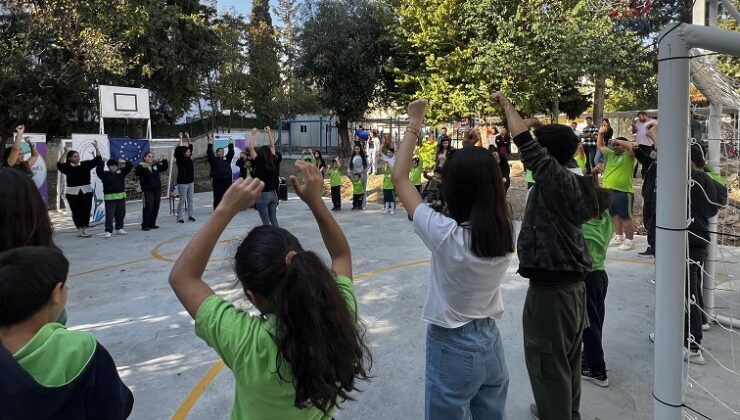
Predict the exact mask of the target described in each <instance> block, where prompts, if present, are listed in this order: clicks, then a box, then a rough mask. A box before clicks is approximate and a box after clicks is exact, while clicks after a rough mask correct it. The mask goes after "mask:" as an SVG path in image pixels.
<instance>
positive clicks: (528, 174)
mask: <svg viewBox="0 0 740 420" xmlns="http://www.w3.org/2000/svg"><path fill="white" fill-rule="evenodd" d="M524 180H525V181H526V182H528V183H530V184H534V175H533V174H532V171H530V170H529V169H527V170H526V172H524Z"/></svg>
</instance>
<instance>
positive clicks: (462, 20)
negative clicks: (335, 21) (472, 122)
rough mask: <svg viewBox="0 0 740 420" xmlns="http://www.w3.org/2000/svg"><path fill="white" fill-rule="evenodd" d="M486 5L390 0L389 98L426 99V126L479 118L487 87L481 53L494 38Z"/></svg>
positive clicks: (484, 1)
mask: <svg viewBox="0 0 740 420" xmlns="http://www.w3.org/2000/svg"><path fill="white" fill-rule="evenodd" d="M493 3H494V2H492V1H490V0H464V1H455V0H412V1H396V0H392V2H391V4H392V5H393V7H394V9H395V10H396V13H397V15H398V19H397V22H394V24H393V25H392V26H390V27H389V30H390V31H392V33H393V34H394V38H393V43H394V45H395V47H394V49H393V57H392V65H393V68H394V74H395V80H394V91H395V95H394V99H396V100H397V101H398V102H399V103H402V104H405V103H407V102H409V101H410V100H413V99H416V98H419V97H425V98H428V99H429V100H430V108H429V113H428V114H427V117H428V119H429V120H430V121H433V122H441V121H446V120H448V119H449V118H450V117H463V116H468V115H470V114H483V113H486V112H490V111H491V110H492V109H491V108H490V105H489V103H488V97H489V96H490V93H491V90H490V87H491V86H492V85H493V84H494V83H491V82H492V81H491V80H490V78H489V76H490V74H487V73H486V72H485V71H484V68H485V66H486V65H487V63H486V60H485V53H484V51H485V48H486V47H487V46H488V45H490V42H491V41H492V39H494V38H495V36H496V27H495V26H494V25H492V23H493V14H492V13H491V10H492V6H493Z"/></svg>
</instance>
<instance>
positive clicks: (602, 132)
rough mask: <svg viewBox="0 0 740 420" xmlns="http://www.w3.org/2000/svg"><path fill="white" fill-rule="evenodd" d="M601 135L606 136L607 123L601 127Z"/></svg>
mask: <svg viewBox="0 0 740 420" xmlns="http://www.w3.org/2000/svg"><path fill="white" fill-rule="evenodd" d="M599 134H602V135H603V134H606V123H602V124H601V127H599Z"/></svg>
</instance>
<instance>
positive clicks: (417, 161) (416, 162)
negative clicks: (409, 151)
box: [409, 156, 424, 194]
mask: <svg viewBox="0 0 740 420" xmlns="http://www.w3.org/2000/svg"><path fill="white" fill-rule="evenodd" d="M423 171H424V169H423V167H422V162H421V158H420V157H418V156H417V157H415V158H414V159H413V160H412V161H411V171H410V172H409V179H410V180H411V182H412V183H413V184H414V187H416V191H419V194H421V174H422V172H423Z"/></svg>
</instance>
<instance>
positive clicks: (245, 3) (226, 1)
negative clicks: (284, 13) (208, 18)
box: [218, 0, 277, 16]
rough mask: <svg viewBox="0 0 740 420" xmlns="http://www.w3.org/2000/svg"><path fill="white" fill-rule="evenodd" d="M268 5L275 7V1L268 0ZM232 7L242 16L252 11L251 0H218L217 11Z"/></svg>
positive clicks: (221, 11)
mask: <svg viewBox="0 0 740 420" xmlns="http://www.w3.org/2000/svg"><path fill="white" fill-rule="evenodd" d="M270 5H271V6H272V7H275V6H276V5H277V2H276V1H275V0H270ZM232 7H233V8H234V9H236V11H237V12H239V13H241V14H243V15H244V16H249V13H250V12H251V11H252V0H218V11H219V13H223V12H224V11H225V10H227V9H229V8H232Z"/></svg>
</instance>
